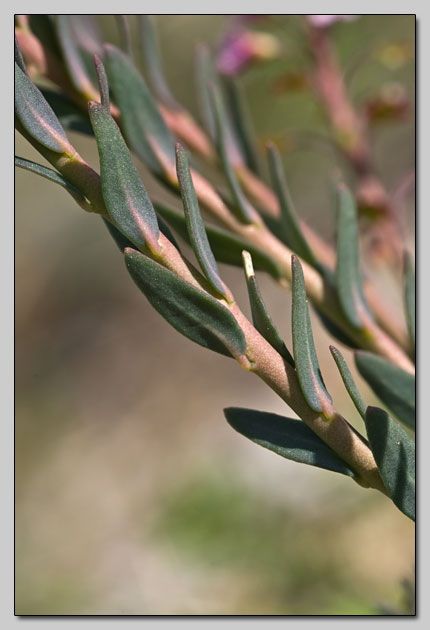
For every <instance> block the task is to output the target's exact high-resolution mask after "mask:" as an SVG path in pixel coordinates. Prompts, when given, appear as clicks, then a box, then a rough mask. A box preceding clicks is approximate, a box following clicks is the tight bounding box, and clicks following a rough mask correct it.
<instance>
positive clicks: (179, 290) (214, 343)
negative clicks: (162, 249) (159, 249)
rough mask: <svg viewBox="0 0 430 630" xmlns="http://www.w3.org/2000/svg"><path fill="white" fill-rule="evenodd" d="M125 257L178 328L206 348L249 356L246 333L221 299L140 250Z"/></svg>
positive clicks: (139, 282) (138, 281) (158, 307)
mask: <svg viewBox="0 0 430 630" xmlns="http://www.w3.org/2000/svg"><path fill="white" fill-rule="evenodd" d="M125 260H126V265H127V269H128V271H129V272H130V274H131V276H132V278H133V280H134V281H135V283H136V284H137V286H138V287H139V288H140V290H141V291H142V292H143V293H144V294H145V296H146V297H147V299H148V300H149V302H150V303H151V304H152V306H153V307H154V308H155V309H156V310H157V311H158V312H159V313H160V315H162V316H163V317H164V318H165V319H166V320H167V321H168V322H169V324H171V325H172V326H173V327H174V328H176V330H178V331H179V332H180V333H182V334H183V335H185V337H188V339H191V340H192V341H194V342H195V343H198V344H199V345H201V346H203V347H205V348H209V349H210V350H214V351H215V352H218V353H220V354H223V355H225V356H233V357H234V358H236V359H238V360H241V359H245V355H246V341H245V336H244V334H243V332H242V330H241V328H240V326H239V324H238V323H237V321H236V319H235V318H234V316H233V315H232V314H231V313H230V311H229V310H228V308H227V307H226V306H224V305H223V304H222V303H221V302H220V301H218V300H216V299H215V298H214V297H212V296H211V295H209V294H208V293H205V292H204V291H202V290H200V289H198V288H196V287H194V286H192V285H191V284H189V283H188V282H186V281H185V280H182V279H181V278H179V277H178V276H177V275H176V274H174V273H173V272H172V271H170V270H168V269H166V268H165V267H162V266H161V265H159V264H158V263H157V262H154V261H153V260H151V259H150V258H148V257H147V256H144V255H143V254H141V253H140V252H137V251H135V250H132V249H127V250H125ZM245 360H246V359H245Z"/></svg>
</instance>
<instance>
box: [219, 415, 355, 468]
mask: <svg viewBox="0 0 430 630" xmlns="http://www.w3.org/2000/svg"><path fill="white" fill-rule="evenodd" d="M224 414H225V417H226V418H227V422H228V423H229V424H230V425H231V426H232V427H233V429H235V430H236V431H238V433H241V434H242V435H244V436H245V437H247V438H249V439H250V440H252V441H253V442H255V443H256V444H259V445H260V446H263V447H264V448H267V449H269V450H271V451H274V452H275V453H277V454H278V455H281V457H285V458H286V459H290V460H292V461H294V462H299V463H301V464H308V465H309V466H317V467H318V468H325V469H326V470H332V471H334V472H337V473H341V474H343V475H347V476H349V477H354V476H355V474H354V471H353V470H351V468H349V466H348V464H346V463H345V462H344V461H342V460H341V459H340V458H339V457H338V456H337V455H336V453H335V452H334V451H332V450H331V448H330V447H329V446H327V444H325V443H324V442H323V441H322V440H321V439H320V438H319V437H318V436H317V435H316V434H315V433H314V432H313V431H312V429H310V428H309V427H308V426H307V425H306V424H305V423H304V422H301V421H300V420H293V419H292V418H286V417H284V416H279V415H277V414H274V413H268V412H266V411H256V410H254V409H241V408H238V407H228V408H227V409H224Z"/></svg>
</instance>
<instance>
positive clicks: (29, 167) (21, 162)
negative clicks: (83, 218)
mask: <svg viewBox="0 0 430 630" xmlns="http://www.w3.org/2000/svg"><path fill="white" fill-rule="evenodd" d="M15 166H17V167H18V168H23V169H24V170H26V171H30V172H31V173H35V174H36V175H40V176H41V177H44V178H45V179H48V180H49V181H51V182H54V183H55V184H59V185H60V186H62V187H63V188H65V189H66V190H67V192H68V193H70V194H71V195H72V197H73V199H74V200H75V201H77V202H78V204H79V205H80V206H81V207H84V208H85V209H86V210H88V208H89V203H88V201H87V200H86V198H85V196H84V195H83V194H82V193H81V191H80V190H79V189H78V188H76V186H73V184H71V183H70V182H68V181H67V180H66V179H64V177H63V176H62V175H60V173H57V171H54V170H53V169H52V168H47V167H46V166H42V165H41V164H37V162H32V161H31V160H26V159H25V158H21V157H18V156H17V155H16V156H15Z"/></svg>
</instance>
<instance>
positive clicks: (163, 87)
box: [139, 15, 182, 110]
mask: <svg viewBox="0 0 430 630" xmlns="http://www.w3.org/2000/svg"><path fill="white" fill-rule="evenodd" d="M139 26H140V28H139V44H140V50H141V55H142V60H143V64H144V67H145V70H146V73H147V75H148V77H149V82H150V85H151V88H152V89H153V91H154V93H155V95H156V96H157V98H158V99H159V101H160V102H161V103H163V105H165V106H166V107H168V108H169V109H173V110H181V109H182V107H181V106H180V105H179V103H178V102H177V101H176V100H175V98H174V97H173V95H172V93H171V91H170V88H169V86H168V84H167V81H166V78H165V76H164V72H163V67H162V63H161V53H160V47H159V44H158V38H157V31H156V29H155V25H154V20H153V17H152V16H151V15H139Z"/></svg>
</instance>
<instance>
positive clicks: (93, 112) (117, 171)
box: [89, 101, 159, 250]
mask: <svg viewBox="0 0 430 630" xmlns="http://www.w3.org/2000/svg"><path fill="white" fill-rule="evenodd" d="M89 114H90V119H91V124H92V126H93V129H94V134H95V136H96V140H97V147H98V150H99V157H100V176H101V183H102V194H103V199H104V202H105V204H106V208H107V211H108V213H109V216H110V217H111V219H112V220H113V222H114V223H115V225H116V226H117V227H118V229H119V230H120V231H121V232H122V233H123V234H124V236H126V237H127V238H128V239H130V240H131V241H132V242H133V243H134V244H135V245H137V247H146V246H148V247H149V248H150V249H153V250H157V249H158V243H157V239H158V234H159V231H158V223H157V217H156V215H155V211H154V208H153V207H152V203H151V200H150V198H149V196H148V193H147V192H146V189H145V187H144V185H143V183H142V180H141V179H140V177H139V174H138V172H137V169H136V167H135V165H134V162H133V160H132V158H131V155H130V152H129V150H128V148H127V145H126V144H125V142H124V140H123V137H122V136H121V132H120V130H119V128H118V125H117V124H116V122H115V121H114V119H113V118H112V116H111V115H110V114H109V113H108V112H107V110H106V109H105V108H104V107H103V106H102V105H100V104H99V103H95V102H94V101H92V102H90V103H89Z"/></svg>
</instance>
